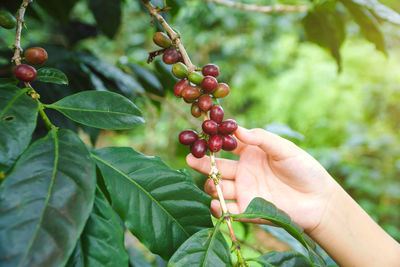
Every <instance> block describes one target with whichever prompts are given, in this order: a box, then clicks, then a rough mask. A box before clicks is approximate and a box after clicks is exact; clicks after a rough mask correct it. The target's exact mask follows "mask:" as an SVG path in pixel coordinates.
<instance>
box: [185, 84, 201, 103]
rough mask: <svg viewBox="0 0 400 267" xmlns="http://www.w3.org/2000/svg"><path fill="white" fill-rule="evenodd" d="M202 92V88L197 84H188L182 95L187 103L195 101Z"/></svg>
mask: <svg viewBox="0 0 400 267" xmlns="http://www.w3.org/2000/svg"><path fill="white" fill-rule="evenodd" d="M200 94H201V93H200V89H199V88H198V87H195V86H188V87H186V88H185V89H183V91H182V97H183V100H185V102H186V103H193V102H194V101H195V100H196V99H197V98H198V97H199V96H200Z"/></svg>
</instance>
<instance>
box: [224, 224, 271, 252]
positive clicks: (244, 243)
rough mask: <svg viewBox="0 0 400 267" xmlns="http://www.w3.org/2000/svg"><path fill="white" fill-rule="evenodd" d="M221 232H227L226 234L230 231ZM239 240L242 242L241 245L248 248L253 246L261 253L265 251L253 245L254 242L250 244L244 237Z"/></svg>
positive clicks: (253, 248)
mask: <svg viewBox="0 0 400 267" xmlns="http://www.w3.org/2000/svg"><path fill="white" fill-rule="evenodd" d="M221 232H222V233H224V234H226V235H229V233H228V232H226V231H223V230H221ZM238 241H239V242H240V244H241V245H243V246H246V247H248V248H251V249H252V250H254V251H257V252H258V253H260V254H264V253H265V252H264V251H263V250H262V249H260V248H258V247H256V246H255V245H253V244H250V243H248V242H246V241H245V240H243V239H239V238H238Z"/></svg>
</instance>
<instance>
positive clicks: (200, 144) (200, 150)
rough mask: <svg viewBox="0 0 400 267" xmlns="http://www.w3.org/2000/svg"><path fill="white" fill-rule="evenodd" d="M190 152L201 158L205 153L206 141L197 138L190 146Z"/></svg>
mask: <svg viewBox="0 0 400 267" xmlns="http://www.w3.org/2000/svg"><path fill="white" fill-rule="evenodd" d="M190 153H192V155H193V156H195V157H196V158H202V157H204V155H205V154H206V153H207V141H206V140H204V139H199V140H197V141H196V142H194V143H193V144H192V145H191V146H190Z"/></svg>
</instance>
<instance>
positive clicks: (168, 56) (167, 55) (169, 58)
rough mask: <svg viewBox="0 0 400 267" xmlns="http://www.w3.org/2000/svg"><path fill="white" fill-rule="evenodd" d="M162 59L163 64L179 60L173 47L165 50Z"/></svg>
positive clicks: (177, 53)
mask: <svg viewBox="0 0 400 267" xmlns="http://www.w3.org/2000/svg"><path fill="white" fill-rule="evenodd" d="M162 59H163V61H164V63H165V64H175V63H176V62H178V61H179V52H178V50H176V49H175V48H174V47H171V48H168V49H167V50H165V52H164V55H163V58H162Z"/></svg>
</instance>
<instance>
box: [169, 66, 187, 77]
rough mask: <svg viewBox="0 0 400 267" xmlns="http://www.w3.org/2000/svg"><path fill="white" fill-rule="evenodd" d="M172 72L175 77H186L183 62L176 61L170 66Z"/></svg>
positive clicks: (185, 68)
mask: <svg viewBox="0 0 400 267" xmlns="http://www.w3.org/2000/svg"><path fill="white" fill-rule="evenodd" d="M172 73H173V74H174V75H175V77H176V78H178V79H183V78H186V77H187V75H188V69H187V67H186V65H185V64H183V63H182V62H178V63H175V64H174V65H173V66H172Z"/></svg>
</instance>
